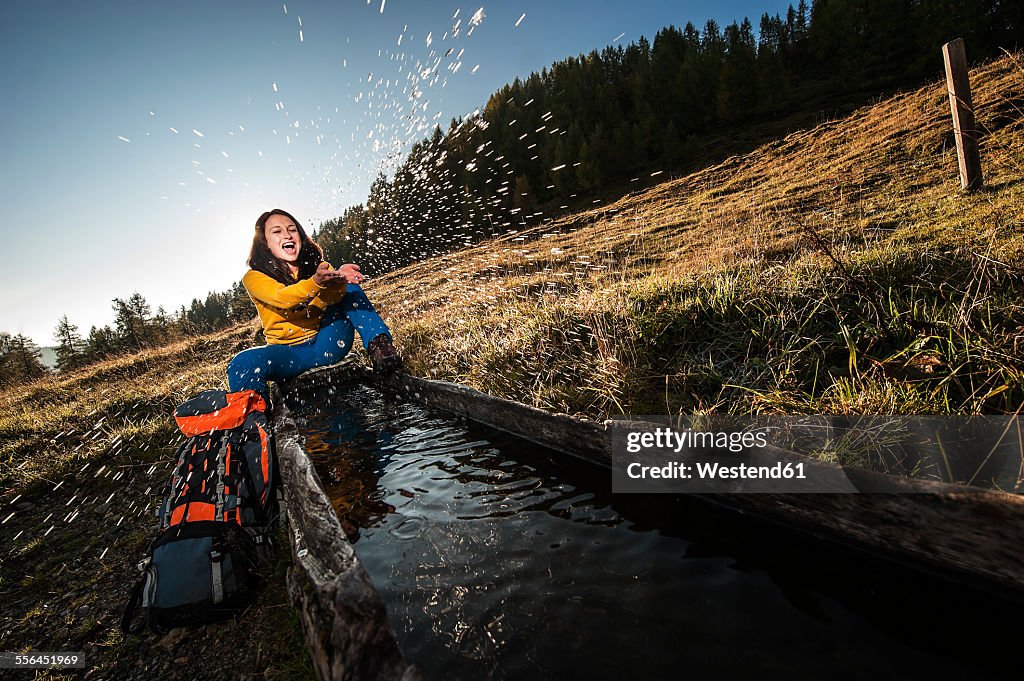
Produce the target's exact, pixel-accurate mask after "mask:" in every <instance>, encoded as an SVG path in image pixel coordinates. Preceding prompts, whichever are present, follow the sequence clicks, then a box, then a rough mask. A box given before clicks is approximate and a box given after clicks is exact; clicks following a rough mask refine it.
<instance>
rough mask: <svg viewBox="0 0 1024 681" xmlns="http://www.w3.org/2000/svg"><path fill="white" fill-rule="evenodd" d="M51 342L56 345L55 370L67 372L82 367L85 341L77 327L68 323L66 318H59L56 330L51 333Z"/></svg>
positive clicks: (84, 359) (64, 316)
mask: <svg viewBox="0 0 1024 681" xmlns="http://www.w3.org/2000/svg"><path fill="white" fill-rule="evenodd" d="M53 340H54V341H55V342H56V343H57V350H56V352H57V369H58V370H59V371H68V370H70V369H77V368H78V367H80V366H84V365H85V362H86V357H85V341H84V340H82V336H81V335H80V334H79V333H78V327H77V326H75V325H74V324H72V323H71V322H70V321H68V316H67V315H63V316H61V318H60V320H59V321H58V322H57V328H56V329H55V330H54V332H53Z"/></svg>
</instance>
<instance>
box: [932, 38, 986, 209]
mask: <svg viewBox="0 0 1024 681" xmlns="http://www.w3.org/2000/svg"><path fill="white" fill-rule="evenodd" d="M942 57H943V60H944V61H945V62H946V87H947V89H948V90H949V107H950V109H951V110H952V112H953V133H954V135H955V136H956V155H957V159H958V160H959V162H960V186H961V187H963V188H964V189H967V190H974V189H979V188H980V187H981V184H982V177H981V154H980V153H979V152H978V129H977V127H976V126H975V122H974V104H973V103H972V102H971V81H970V79H969V77H968V75H967V54H966V52H965V51H964V40H963V38H957V39H956V40H953V41H950V42H948V43H946V44H945V45H943V46H942Z"/></svg>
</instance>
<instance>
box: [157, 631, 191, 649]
mask: <svg viewBox="0 0 1024 681" xmlns="http://www.w3.org/2000/svg"><path fill="white" fill-rule="evenodd" d="M186 636H188V629H184V628H182V629H174V630H172V631H171V632H170V633H168V634H167V635H166V636H164V637H163V638H162V639H160V640H159V641H157V642H156V645H158V646H160V647H161V648H163V649H164V650H167V651H168V652H170V650H171V649H172V648H174V646H176V645H178V644H179V643H181V641H182V640H183V639H184V638H185V637H186Z"/></svg>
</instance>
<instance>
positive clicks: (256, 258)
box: [247, 208, 324, 286]
mask: <svg viewBox="0 0 1024 681" xmlns="http://www.w3.org/2000/svg"><path fill="white" fill-rule="evenodd" d="M271 215H283V216H284V217H286V218H288V219H289V220H291V221H292V222H294V223H295V228H296V229H297V230H298V231H299V242H300V243H301V244H302V245H301V246H300V247H299V259H298V260H297V261H296V262H295V264H296V265H297V266H298V268H299V275H298V280H302V279H309V278H310V277H312V276H313V275H314V274H316V268H317V267H319V265H320V263H321V262H322V261H323V259H324V252H323V251H322V250H320V247H319V246H317V245H316V244H315V243H314V242H313V240H312V239H310V238H309V237H308V236H306V230H304V229H302V225H300V224H299V221H298V220H296V219H295V217H294V216H293V215H292V214H291V213H288V212H286V211H283V210H281V209H280V208H275V209H274V210H268V211H267V212H266V213H264V214H263V215H261V216H260V217H259V219H258V220H256V234H255V235H253V238H252V248H251V249H250V250H249V260H248V261H247V264H248V265H249V267H251V268H252V269H254V270H256V271H257V272H262V273H263V274H265V275H267V276H268V277H271V278H272V279H276V280H277V281H279V282H281V283H282V284H284V285H286V286H288V285H291V284H294V283H295V282H296V281H297V280H296V279H294V278H293V277H292V274H291V269H290V268H289V267H288V263H286V262H284V261H283V260H279V259H277V258H275V257H274V255H273V254H272V253H271V252H270V246H268V245H267V232H266V226H267V220H269V219H270V216H271Z"/></svg>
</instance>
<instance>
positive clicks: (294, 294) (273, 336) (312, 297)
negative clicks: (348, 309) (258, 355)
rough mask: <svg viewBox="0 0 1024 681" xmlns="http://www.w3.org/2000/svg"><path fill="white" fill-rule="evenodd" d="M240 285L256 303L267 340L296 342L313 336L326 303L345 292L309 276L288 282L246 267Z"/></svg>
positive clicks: (331, 301)
mask: <svg viewBox="0 0 1024 681" xmlns="http://www.w3.org/2000/svg"><path fill="white" fill-rule="evenodd" d="M242 285H243V286H245V290H246V291H247V292H248V293H249V297H250V298H251V299H252V302H253V303H254V304H255V305H256V311H257V312H259V315H260V322H261V323H262V324H263V334H264V335H265V336H266V337H267V343H271V344H277V343H280V344H284V345H295V344H298V343H304V342H305V341H308V340H309V339H311V338H313V337H314V336H316V332H317V331H318V330H319V329H320V319H321V318H322V317H323V314H324V310H326V309H327V306H328V305H333V304H334V303H337V302H339V301H340V300H341V298H342V296H344V295H345V287H344V286H342V287H337V286H326V287H325V286H319V285H318V284H316V283H315V282H314V281H313V279H312V278H309V279H303V280H302V281H296V282H295V283H294V284H291V285H290V286H285V285H284V284H282V283H281V282H279V281H277V280H276V279H273V278H271V277H268V276H267V275H265V274H263V273H262V272H257V271H256V270H249V271H248V272H246V273H245V276H243V277H242Z"/></svg>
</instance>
